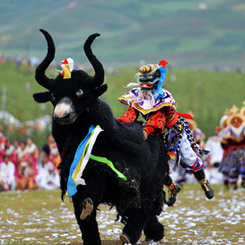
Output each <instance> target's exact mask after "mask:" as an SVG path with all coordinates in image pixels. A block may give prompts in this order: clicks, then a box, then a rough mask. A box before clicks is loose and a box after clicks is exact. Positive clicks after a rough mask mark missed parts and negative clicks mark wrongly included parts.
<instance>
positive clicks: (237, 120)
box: [231, 117, 242, 128]
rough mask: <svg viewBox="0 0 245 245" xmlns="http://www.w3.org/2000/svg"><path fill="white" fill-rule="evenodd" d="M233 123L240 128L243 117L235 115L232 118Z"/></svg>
mask: <svg viewBox="0 0 245 245" xmlns="http://www.w3.org/2000/svg"><path fill="white" fill-rule="evenodd" d="M231 124H232V126H233V127H235V128H239V127H240V126H241V124H242V119H241V118H239V117H234V118H232V119H231Z"/></svg>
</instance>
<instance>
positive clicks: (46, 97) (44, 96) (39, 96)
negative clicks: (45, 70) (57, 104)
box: [33, 92, 50, 103]
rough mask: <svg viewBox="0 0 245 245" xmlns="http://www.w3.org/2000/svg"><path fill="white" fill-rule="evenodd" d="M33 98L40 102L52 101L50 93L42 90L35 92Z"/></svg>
mask: <svg viewBox="0 0 245 245" xmlns="http://www.w3.org/2000/svg"><path fill="white" fill-rule="evenodd" d="M33 98H34V100H35V101H36V102H38V103H46V102H48V101H50V93H49V92H41V93H35V94H33Z"/></svg>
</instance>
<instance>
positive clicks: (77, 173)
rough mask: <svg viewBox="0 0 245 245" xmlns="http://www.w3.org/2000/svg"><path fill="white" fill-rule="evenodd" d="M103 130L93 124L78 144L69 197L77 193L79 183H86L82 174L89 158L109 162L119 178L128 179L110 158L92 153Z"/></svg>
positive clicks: (71, 169)
mask: <svg viewBox="0 0 245 245" xmlns="http://www.w3.org/2000/svg"><path fill="white" fill-rule="evenodd" d="M102 131H103V129H101V127H100V126H99V125H97V126H96V127H95V126H94V125H91V126H90V128H89V130H88V134H87V135H86V137H85V138H84V139H83V141H82V142H81V143H80V145H79V146H78V148H77V150H76V153H75V156H74V159H73V162H72V164H71V167H70V172H69V177H68V182H67V192H68V196H69V197H72V196H73V195H75V194H76V193H77V185H86V183H85V180H84V179H83V178H82V174H83V171H84V169H85V167H86V166H87V163H88V161H89V159H92V160H94V161H97V162H101V163H105V164H107V165H108V166H109V167H110V168H111V169H112V170H113V171H114V172H115V173H116V174H117V176H118V177H119V178H121V179H123V180H125V181H126V180H127V178H126V176H124V175H123V174H122V173H121V172H119V171H118V170H117V169H116V168H115V167H114V165H113V163H112V162H111V161H110V160H108V159H107V158H105V157H99V156H94V155H92V154H91V152H92V149H93V146H94V144H95V142H96V139H97V137H98V135H99V134H100V132H102Z"/></svg>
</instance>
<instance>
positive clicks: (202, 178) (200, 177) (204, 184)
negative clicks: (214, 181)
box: [194, 169, 214, 199]
mask: <svg viewBox="0 0 245 245" xmlns="http://www.w3.org/2000/svg"><path fill="white" fill-rule="evenodd" d="M194 176H195V177H196V179H197V180H198V182H199V183H200V185H201V187H202V189H203V190H204V192H205V195H206V197H207V198H208V199H212V198H213V197H214V191H213V189H212V187H211V186H210V184H209V182H208V180H207V179H206V176H205V172H204V170H203V169H201V170H199V171H197V172H194Z"/></svg>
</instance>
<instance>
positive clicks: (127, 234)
mask: <svg viewBox="0 0 245 245" xmlns="http://www.w3.org/2000/svg"><path fill="white" fill-rule="evenodd" d="M147 219H148V215H146V214H145V213H143V211H142V210H140V209H138V210H135V211H134V212H132V214H131V215H130V216H129V217H128V221H127V223H126V225H125V227H124V228H123V233H122V234H121V236H120V239H121V241H122V243H123V244H127V243H131V244H135V243H136V242H137V241H138V240H139V239H140V236H141V233H142V231H143V229H144V227H145V225H146V222H147Z"/></svg>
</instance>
